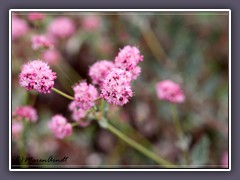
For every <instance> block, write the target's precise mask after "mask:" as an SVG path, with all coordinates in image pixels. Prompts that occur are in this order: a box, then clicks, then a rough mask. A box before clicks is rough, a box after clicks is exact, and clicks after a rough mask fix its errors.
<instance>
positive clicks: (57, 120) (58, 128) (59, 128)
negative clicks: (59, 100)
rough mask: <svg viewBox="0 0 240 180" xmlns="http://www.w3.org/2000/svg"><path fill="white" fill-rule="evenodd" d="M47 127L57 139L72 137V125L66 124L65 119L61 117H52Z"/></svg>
mask: <svg viewBox="0 0 240 180" xmlns="http://www.w3.org/2000/svg"><path fill="white" fill-rule="evenodd" d="M48 126H49V128H50V129H51V131H52V132H53V133H54V135H55V136H56V137H57V138H59V139H63V138H65V137H67V136H70V135H72V125H71V124H70V123H68V122H67V119H66V118H65V117H63V116H62V115H55V116H53V117H52V120H51V121H50V122H49V123H48Z"/></svg>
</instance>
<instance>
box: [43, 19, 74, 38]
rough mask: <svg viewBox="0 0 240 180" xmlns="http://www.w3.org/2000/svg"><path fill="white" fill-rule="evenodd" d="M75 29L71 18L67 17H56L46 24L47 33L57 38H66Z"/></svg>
mask: <svg viewBox="0 0 240 180" xmlns="http://www.w3.org/2000/svg"><path fill="white" fill-rule="evenodd" d="M75 30H76V27H75V24H74V22H73V20H71V19H70V18H67V17H57V18H55V19H54V20H53V21H52V22H51V23H50V24H49V26H48V33H50V34H51V35H53V36H55V37H57V38H68V37H70V36H71V35H72V34H73V33H74V32H75Z"/></svg>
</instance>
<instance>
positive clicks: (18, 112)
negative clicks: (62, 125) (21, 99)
mask: <svg viewBox="0 0 240 180" xmlns="http://www.w3.org/2000/svg"><path fill="white" fill-rule="evenodd" d="M12 115H13V118H15V119H16V120H23V119H25V120H27V121H30V122H36V121H37V118H38V115H37V111H36V109H35V108H33V107H32V106H19V107H17V108H16V109H15V111H14V112H13V113H12Z"/></svg>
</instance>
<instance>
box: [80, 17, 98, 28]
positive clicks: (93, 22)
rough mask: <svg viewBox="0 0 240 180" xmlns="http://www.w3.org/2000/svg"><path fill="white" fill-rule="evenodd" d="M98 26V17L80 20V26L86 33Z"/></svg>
mask: <svg viewBox="0 0 240 180" xmlns="http://www.w3.org/2000/svg"><path fill="white" fill-rule="evenodd" d="M100 25H101V19H100V18H99V17H98V16H86V17H84V18H83V19H82V26H83V29H85V30H86V31H95V30H97V28H99V27H100Z"/></svg>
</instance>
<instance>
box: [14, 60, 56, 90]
mask: <svg viewBox="0 0 240 180" xmlns="http://www.w3.org/2000/svg"><path fill="white" fill-rule="evenodd" d="M56 78H57V76H56V73H55V72H53V71H52V70H51V69H50V67H49V66H48V64H47V63H45V62H43V61H41V60H33V61H30V62H28V63H27V64H24V65H23V66H22V71H21V73H20V75H19V83H20V85H21V86H22V87H25V88H26V89H27V90H32V89H34V90H36V91H38V92H42V93H50V90H51V89H52V88H53V85H54V80H55V79H56Z"/></svg>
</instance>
